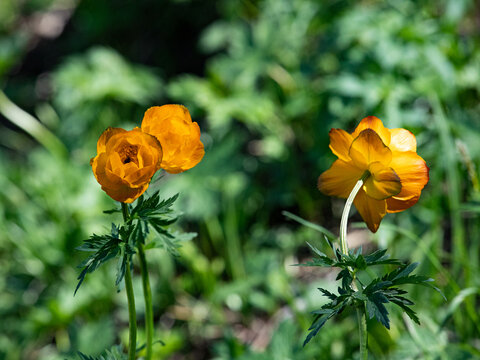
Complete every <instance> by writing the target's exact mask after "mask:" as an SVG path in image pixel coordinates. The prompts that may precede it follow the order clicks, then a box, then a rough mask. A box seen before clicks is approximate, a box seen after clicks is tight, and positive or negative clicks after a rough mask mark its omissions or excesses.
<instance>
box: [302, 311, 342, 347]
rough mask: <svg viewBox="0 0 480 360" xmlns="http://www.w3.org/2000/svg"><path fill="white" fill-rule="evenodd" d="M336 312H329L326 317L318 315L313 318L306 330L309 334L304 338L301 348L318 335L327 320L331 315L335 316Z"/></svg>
mask: <svg viewBox="0 0 480 360" xmlns="http://www.w3.org/2000/svg"><path fill="white" fill-rule="evenodd" d="M335 313H336V312H334V311H331V312H330V313H329V314H328V315H326V314H325V315H319V316H317V317H316V318H315V320H314V321H313V323H312V325H311V326H310V327H309V328H308V330H309V331H310V333H309V334H308V335H307V337H306V338H305V341H304V342H303V346H305V345H307V344H308V343H309V342H310V340H312V338H313V337H314V336H315V335H317V334H318V332H319V331H320V329H321V328H322V327H323V325H325V323H326V322H327V320H328V319H330V318H331V317H332V316H333V315H335Z"/></svg>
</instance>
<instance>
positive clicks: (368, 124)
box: [352, 116, 391, 146]
mask: <svg viewBox="0 0 480 360" xmlns="http://www.w3.org/2000/svg"><path fill="white" fill-rule="evenodd" d="M365 129H372V130H373V131H375V132H376V133H377V134H378V136H380V139H382V141H383V143H384V144H385V145H387V146H388V145H389V144H390V137H391V135H390V130H388V129H387V128H386V127H384V126H383V123H382V121H381V120H380V119H379V118H377V117H375V116H367V117H366V118H364V119H362V121H360V124H358V126H357V127H356V128H355V131H354V132H353V133H352V136H353V138H354V139H355V138H356V137H357V136H358V135H360V133H361V132H362V131H363V130H365Z"/></svg>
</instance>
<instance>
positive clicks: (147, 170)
mask: <svg viewBox="0 0 480 360" xmlns="http://www.w3.org/2000/svg"><path fill="white" fill-rule="evenodd" d="M156 171H157V169H156V167H155V166H146V167H143V168H141V169H138V170H136V171H133V172H131V173H130V174H128V175H126V176H125V181H126V182H128V183H129V184H130V186H131V187H138V186H141V185H143V184H145V183H149V182H150V179H151V178H152V177H153V174H155V172H156Z"/></svg>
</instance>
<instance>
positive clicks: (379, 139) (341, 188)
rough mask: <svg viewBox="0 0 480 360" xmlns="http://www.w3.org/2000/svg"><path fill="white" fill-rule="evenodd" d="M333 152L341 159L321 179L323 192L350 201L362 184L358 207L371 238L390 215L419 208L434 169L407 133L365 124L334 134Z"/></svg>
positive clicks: (370, 119) (370, 122)
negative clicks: (358, 182) (382, 221)
mask: <svg viewBox="0 0 480 360" xmlns="http://www.w3.org/2000/svg"><path fill="white" fill-rule="evenodd" d="M330 149H331V150H332V152H333V153H334V154H335V155H336V156H337V157H338V159H337V160H336V161H335V162H334V163H333V165H332V166H331V167H330V169H328V170H327V171H325V172H324V173H323V174H322V175H320V177H319V179H318V188H319V189H320V191H322V192H323V193H325V194H327V195H331V196H338V197H342V198H347V197H348V195H349V194H350V192H351V191H352V189H353V188H354V186H355V184H356V182H357V181H358V180H360V179H362V178H363V179H364V184H363V187H362V188H361V189H360V191H359V192H358V194H357V196H356V197H355V200H354V204H355V207H356V208H357V210H358V212H359V213H360V215H361V216H362V218H363V220H364V221H365V223H366V224H367V226H368V228H369V229H370V230H371V231H372V232H376V231H377V230H378V227H379V226H380V222H381V220H382V218H383V217H384V216H385V214H386V213H387V212H389V213H394V212H400V211H403V210H406V209H408V208H409V207H411V206H412V205H414V204H415V203H416V202H417V201H418V199H419V198H420V193H421V191H422V189H423V187H424V186H425V185H426V184H427V182H428V179H429V176H428V172H429V168H428V166H427V165H426V163H425V161H424V160H423V159H422V158H421V157H420V156H419V155H417V153H416V150H417V142H416V139H415V136H414V135H413V134H412V133H411V132H409V131H408V130H405V129H387V128H385V127H384V126H383V124H382V122H381V121H380V119H378V118H376V117H375V116H369V117H366V118H364V119H363V120H362V121H361V122H360V124H359V125H358V126H357V128H356V129H355V131H354V132H353V133H351V134H349V133H348V132H346V131H344V130H341V129H332V130H331V131H330Z"/></svg>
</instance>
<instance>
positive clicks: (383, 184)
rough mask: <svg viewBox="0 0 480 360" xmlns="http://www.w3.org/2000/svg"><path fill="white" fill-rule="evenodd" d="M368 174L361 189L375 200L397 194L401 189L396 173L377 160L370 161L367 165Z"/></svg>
mask: <svg viewBox="0 0 480 360" xmlns="http://www.w3.org/2000/svg"><path fill="white" fill-rule="evenodd" d="M368 170H369V172H370V176H369V177H368V179H367V180H366V181H365V184H364V185H363V190H364V191H365V192H366V194H367V195H368V196H370V197H371V198H374V199H376V200H385V199H387V198H389V197H391V196H393V195H397V194H398V193H399V192H400V190H401V189H402V184H401V182H400V178H399V177H398V175H397V173H396V172H395V171H394V170H393V169H392V168H389V167H386V166H384V165H383V164H381V163H379V162H374V163H371V164H370V166H369V167H368Z"/></svg>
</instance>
